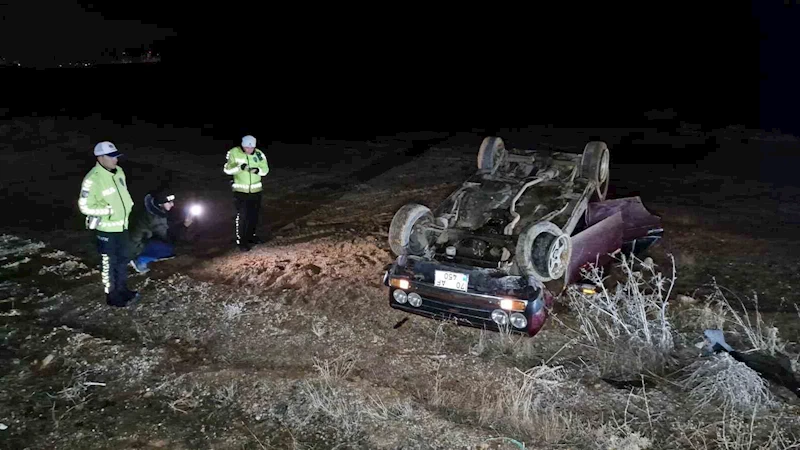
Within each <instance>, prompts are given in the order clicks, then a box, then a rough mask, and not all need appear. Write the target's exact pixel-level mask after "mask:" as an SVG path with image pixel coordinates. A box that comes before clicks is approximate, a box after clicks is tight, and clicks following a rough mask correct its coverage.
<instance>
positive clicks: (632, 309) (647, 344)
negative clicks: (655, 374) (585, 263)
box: [567, 255, 675, 375]
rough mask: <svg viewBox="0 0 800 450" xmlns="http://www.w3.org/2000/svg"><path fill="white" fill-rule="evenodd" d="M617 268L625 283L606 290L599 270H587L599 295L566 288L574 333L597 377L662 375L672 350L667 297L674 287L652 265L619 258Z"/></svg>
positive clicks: (586, 276)
mask: <svg viewBox="0 0 800 450" xmlns="http://www.w3.org/2000/svg"><path fill="white" fill-rule="evenodd" d="M617 260H618V261H619V265H618V268H619V269H621V271H622V274H623V280H622V281H618V282H617V284H616V286H615V287H614V288H613V289H609V288H607V287H606V278H604V276H603V270H602V269H601V268H598V267H596V266H591V267H590V268H589V269H588V270H585V269H584V270H583V276H584V277H585V278H586V279H587V280H588V281H589V282H591V283H593V284H594V285H595V286H597V292H596V293H594V294H589V293H585V292H583V291H582V290H581V289H580V288H579V287H577V286H570V287H569V288H568V289H567V301H568V305H569V307H570V309H571V310H572V311H573V312H574V313H575V314H576V316H577V321H578V324H579V331H578V334H579V336H580V337H581V341H582V342H583V343H584V345H585V346H586V347H587V348H590V349H592V350H593V353H594V356H595V357H596V359H595V360H596V361H597V362H598V364H599V365H600V366H601V368H600V369H601V370H600V371H601V374H608V373H613V374H615V375H620V374H627V375H631V374H639V373H641V372H642V371H644V370H650V371H660V370H662V369H663V367H664V366H665V365H666V364H667V363H668V362H669V361H670V353H671V351H672V350H673V349H674V346H675V344H674V338H673V326H672V323H671V321H670V319H669V317H668V313H667V307H668V305H669V302H668V298H669V294H670V292H671V290H672V286H673V284H674V282H675V269H674V261H673V275H672V277H671V278H670V279H667V278H665V277H664V276H663V275H662V274H661V273H660V272H657V271H656V270H655V265H654V264H653V263H652V261H651V260H649V259H648V260H646V261H642V260H639V259H637V258H636V257H630V258H628V257H626V256H625V255H622V256H621V257H620V258H619V259H617Z"/></svg>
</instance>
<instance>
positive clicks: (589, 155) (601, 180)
mask: <svg viewBox="0 0 800 450" xmlns="http://www.w3.org/2000/svg"><path fill="white" fill-rule="evenodd" d="M610 160H611V153H610V151H609V150H608V145H606V143H605V142H602V141H592V142H589V143H588V144H586V147H584V149H583V156H582V157H581V170H580V176H581V178H584V179H587V180H589V181H590V182H592V183H594V184H595V186H596V188H595V191H594V193H593V194H592V197H591V199H590V200H591V201H603V200H605V199H606V194H607V193H608V181H609V178H610V177H609V172H610V169H609V167H610Z"/></svg>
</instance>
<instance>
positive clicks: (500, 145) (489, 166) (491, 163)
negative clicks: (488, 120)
mask: <svg viewBox="0 0 800 450" xmlns="http://www.w3.org/2000/svg"><path fill="white" fill-rule="evenodd" d="M506 154H507V151H506V145H505V143H504V142H503V139H501V138H499V137H496V136H486V137H485V138H483V142H481V148H480V150H478V169H480V170H485V171H487V172H489V173H494V172H496V171H497V169H498V168H500V166H502V165H503V162H504V161H505V159H506Z"/></svg>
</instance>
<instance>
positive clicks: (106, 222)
mask: <svg viewBox="0 0 800 450" xmlns="http://www.w3.org/2000/svg"><path fill="white" fill-rule="evenodd" d="M78 208H79V209H80V211H81V213H82V214H84V215H86V216H89V217H91V216H97V217H99V218H100V223H99V224H98V225H97V228H96V229H97V230H98V231H107V232H120V231H123V230H127V229H128V216H130V213H131V209H132V208H133V199H131V194H130V193H128V185H127V182H126V180H125V171H123V170H122V167H119V166H117V168H116V169H115V173H112V172H109V171H108V170H106V168H105V167H103V166H101V165H100V163H99V162H98V163H97V164H95V166H94V167H93V168H92V170H90V171H89V173H87V174H86V176H85V177H84V178H83V184H82V185H81V193H80V197H79V198H78ZM89 217H87V222H88V220H89Z"/></svg>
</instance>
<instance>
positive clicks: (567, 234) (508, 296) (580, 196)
mask: <svg viewBox="0 0 800 450" xmlns="http://www.w3.org/2000/svg"><path fill="white" fill-rule="evenodd" d="M609 161H610V153H609V149H608V146H607V145H606V144H605V143H604V142H600V141H592V142H589V143H587V144H586V146H585V147H584V150H583V153H582V154H574V153H568V152H564V151H556V150H554V149H552V148H539V149H534V150H519V149H507V148H506V147H505V144H504V142H503V140H502V139H501V138H499V137H494V136H489V137H486V138H485V139H484V140H483V142H482V143H481V146H480V149H479V151H478V161H477V165H478V170H477V171H476V172H475V173H474V174H473V175H472V176H471V177H470V178H469V179H468V180H466V181H465V182H464V183H463V184H462V185H461V186H460V187H459V188H458V189H456V190H455V191H454V192H452V193H451V194H450V196H448V197H447V198H446V199H445V200H444V202H442V203H441V204H440V205H439V206H438V207H436V208H435V209H434V210H431V209H430V208H428V207H427V206H424V205H421V204H416V203H412V204H406V205H404V206H403V207H401V208H400V209H399V210H398V211H397V212H396V213H395V215H394V217H393V218H392V222H391V225H390V227H389V245H390V247H391V249H392V251H393V252H394V253H395V255H397V259H396V260H395V261H394V262H393V263H392V264H390V265H389V266H387V270H386V272H385V273H384V276H383V284H384V285H385V286H387V287H389V305H390V306H391V307H392V308H395V309H399V310H403V311H406V312H409V313H414V314H418V315H422V316H427V317H430V318H434V319H446V320H455V321H456V322H458V323H460V324H462V325H467V326H473V327H479V328H487V329H490V330H494V331H498V330H499V329H500V327H503V328H505V329H510V330H511V331H515V332H519V333H526V334H528V335H529V336H533V335H535V334H536V333H538V332H539V330H540V329H541V327H542V326H543V325H544V322H545V320H546V318H547V308H549V307H551V306H552V304H553V300H554V294H553V292H555V291H556V290H555V289H549V288H548V287H547V285H552V284H559V285H560V286H561V289H563V288H564V287H566V286H567V285H569V284H572V283H579V282H581V281H582V280H581V275H580V273H581V268H582V267H584V266H586V265H588V264H590V263H591V264H599V265H603V264H606V263H608V261H609V260H610V258H611V257H610V254H613V253H614V252H616V251H619V250H621V251H623V252H631V251H633V252H634V253H639V252H641V251H644V250H646V249H647V248H648V247H649V246H650V245H652V244H653V243H654V242H656V241H657V240H658V239H660V238H661V237H662V234H663V229H662V228H661V220H660V218H659V217H658V216H655V215H653V214H651V213H649V212H648V211H647V210H646V209H645V207H644V205H642V203H641V200H640V199H639V197H631V198H621V199H613V200H608V199H606V194H607V192H608V184H609Z"/></svg>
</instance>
